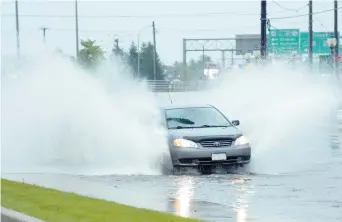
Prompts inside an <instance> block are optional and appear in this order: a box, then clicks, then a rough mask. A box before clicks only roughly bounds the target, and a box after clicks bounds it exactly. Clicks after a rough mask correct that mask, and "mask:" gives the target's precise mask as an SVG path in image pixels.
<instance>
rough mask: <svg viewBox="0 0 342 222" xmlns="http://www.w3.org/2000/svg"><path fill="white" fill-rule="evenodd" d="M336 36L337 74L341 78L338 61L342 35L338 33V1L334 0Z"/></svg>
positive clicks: (335, 63) (335, 64)
mask: <svg viewBox="0 0 342 222" xmlns="http://www.w3.org/2000/svg"><path fill="white" fill-rule="evenodd" d="M334 37H335V39H336V46H335V60H334V61H335V62H334V66H335V67H334V68H335V75H336V77H338V78H339V64H338V63H339V61H338V56H339V54H338V48H339V47H340V44H339V40H340V36H339V35H338V3H337V0H335V1H334Z"/></svg>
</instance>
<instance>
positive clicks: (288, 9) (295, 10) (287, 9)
mask: <svg viewBox="0 0 342 222" xmlns="http://www.w3.org/2000/svg"><path fill="white" fill-rule="evenodd" d="M272 2H273V3H274V4H276V5H277V6H278V7H280V8H282V9H285V10H286V11H294V12H298V11H300V10H302V9H304V8H306V7H307V6H308V4H305V5H304V6H302V7H300V8H298V9H290V8H287V7H284V6H282V5H280V4H279V3H278V2H276V1H274V0H272Z"/></svg>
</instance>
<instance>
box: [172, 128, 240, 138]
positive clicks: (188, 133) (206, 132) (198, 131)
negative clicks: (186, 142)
mask: <svg viewBox="0 0 342 222" xmlns="http://www.w3.org/2000/svg"><path fill="white" fill-rule="evenodd" d="M169 135H170V136H171V137H173V138H184V139H190V140H193V141H197V140H202V139H211V138H232V139H236V138H237V137H239V136H241V135H242V133H241V131H240V130H238V129H237V128H236V127H233V126H231V127H210V128H187V129H169Z"/></svg>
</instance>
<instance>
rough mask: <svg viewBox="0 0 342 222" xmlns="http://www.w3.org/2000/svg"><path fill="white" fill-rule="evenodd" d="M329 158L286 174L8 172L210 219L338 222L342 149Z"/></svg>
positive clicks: (341, 212) (341, 215) (66, 188)
mask: <svg viewBox="0 0 342 222" xmlns="http://www.w3.org/2000/svg"><path fill="white" fill-rule="evenodd" d="M330 160H331V161H330V162H321V163H318V164H316V165H314V166H312V168H311V169H310V170H307V171H302V172H295V173H291V174H281V175H258V174H250V173H246V172H245V173H243V172H240V173H236V174H227V175H225V174H213V175H208V176H207V175H195V174H194V175H191V174H190V175H169V176H167V175H164V176H162V175H160V176H147V175H146V176H142V175H141V176H139V175H137V176H124V175H110V176H75V175H60V174H56V175H51V174H21V175H20V174H4V175H3V177H7V178H10V179H16V180H24V181H26V182H29V183H36V184H40V185H43V186H47V187H52V188H56V189H60V190H64V191H69V192H76V193H79V194H82V195H87V196H93V197H99V198H103V199H108V200H112V201H117V202H120V203H124V204H130V205H134V206H138V207H144V208H150V209H155V210H161V211H166V212H172V213H175V214H177V215H180V216H183V217H195V218H199V219H204V220H207V221H220V222H221V221H222V222H223V221H231V222H247V221H260V222H265V221H270V222H271V221H277V222H282V221H284V222H285V221H286V222H289V221H296V222H297V221H298V222H306V221H311V222H316V221H317V222H322V221H325V222H328V221H329V222H330V221H331V222H335V221H336V222H337V221H341V220H342V200H341V197H342V190H341V186H342V174H341V172H342V152H341V149H340V148H337V149H332V150H331V159H330Z"/></svg>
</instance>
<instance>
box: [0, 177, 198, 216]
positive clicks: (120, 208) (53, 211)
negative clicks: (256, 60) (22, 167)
mask: <svg viewBox="0 0 342 222" xmlns="http://www.w3.org/2000/svg"><path fill="white" fill-rule="evenodd" d="M1 188H2V189H1V197H2V198H1V205H2V206H4V207H6V208H8V209H13V210H16V211H19V212H22V213H25V214H28V215H30V216H33V217H36V218H39V219H42V220H45V221H48V222H57V221H58V222H74V221H84V222H91V221H98V222H106V221H108V222H109V221H110V222H116V221H117V222H166V221H167V222H171V221H172V222H186V221H187V222H191V221H194V222H195V221H198V220H194V219H187V218H181V217H177V216H175V215H172V214H168V213H161V212H156V211H152V210H146V209H139V208H134V207H130V206H125V205H122V204H118V203H115V202H111V201H105V200H100V199H95V198H90V197H85V196H80V195H77V194H74V193H66V192H62V191H58V190H54V189H48V188H43V187H39V186H36V185H29V184H25V183H20V182H14V181H10V180H6V179H1Z"/></svg>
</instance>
